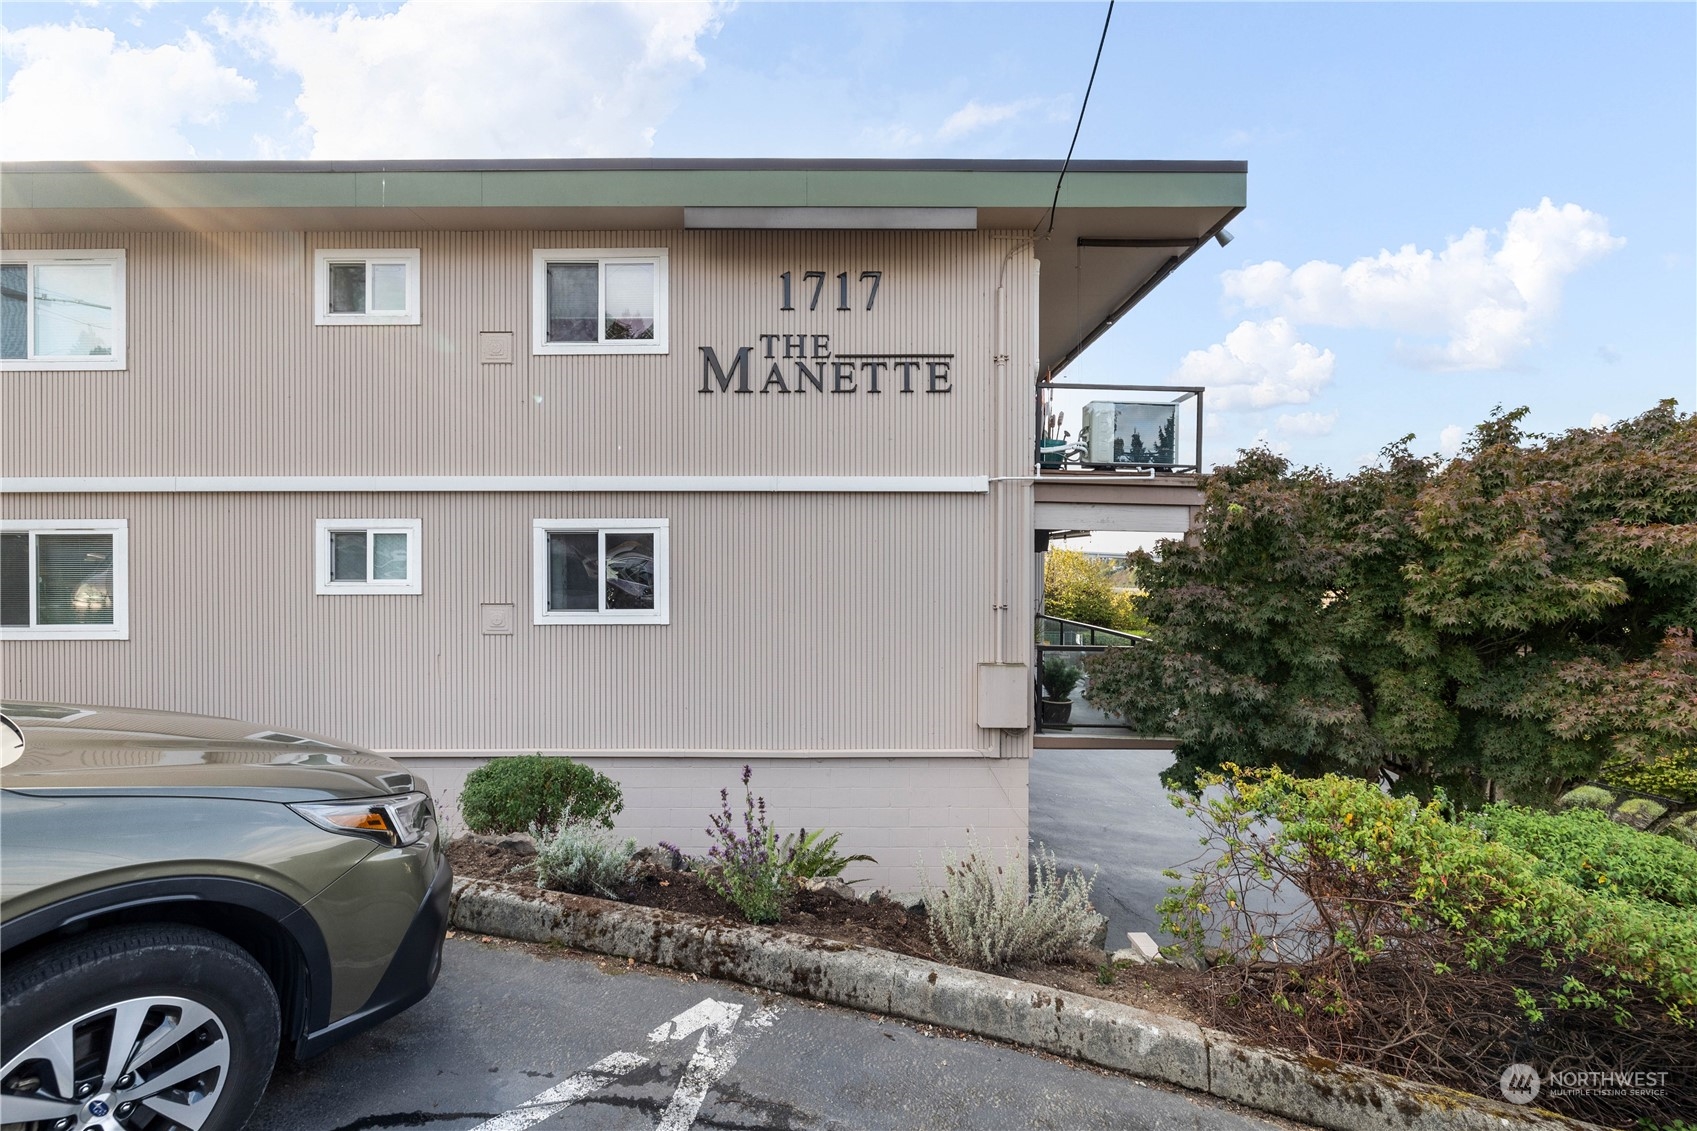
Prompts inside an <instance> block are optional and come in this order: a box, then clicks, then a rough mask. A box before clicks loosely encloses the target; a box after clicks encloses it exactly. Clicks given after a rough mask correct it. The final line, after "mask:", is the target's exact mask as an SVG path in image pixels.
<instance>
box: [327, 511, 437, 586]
mask: <svg viewBox="0 0 1697 1131" xmlns="http://www.w3.org/2000/svg"><path fill="white" fill-rule="evenodd" d="M420 525H421V524H420V522H419V520H418V519H416V518H321V519H319V520H318V521H317V524H316V527H315V530H314V536H313V547H314V550H313V557H314V561H315V575H316V578H317V583H318V593H319V595H321V596H332V595H335V594H338V593H422V592H424V584H423V580H422V579H421V577H420V576H419V568H418V566H419V563H418V540H419V529H420Z"/></svg>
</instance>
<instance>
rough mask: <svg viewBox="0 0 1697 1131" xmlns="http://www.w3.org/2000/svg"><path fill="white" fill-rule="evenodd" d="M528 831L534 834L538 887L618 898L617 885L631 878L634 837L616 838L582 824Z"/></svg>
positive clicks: (634, 846) (634, 848) (634, 851)
mask: <svg viewBox="0 0 1697 1131" xmlns="http://www.w3.org/2000/svg"><path fill="white" fill-rule="evenodd" d="M531 832H532V834H533V835H534V836H535V837H536V883H537V886H538V887H544V888H549V889H551V890H553V891H569V892H573V893H575V894H577V895H599V896H605V897H606V898H608V899H617V898H618V895H619V892H618V889H619V885H620V884H622V883H624V882H625V880H627V879H629V878H630V872H631V857H632V856H634V855H635V854H636V841H634V840H631V839H629V838H626V839H625V840H623V841H615V840H614V839H613V838H611V837H609V836H607V835H606V834H605V833H601V832H597V831H596V830H595V829H592V828H590V827H589V826H587V825H581V824H580V825H562V826H560V827H559V828H557V829H540V828H533V829H532V830H531Z"/></svg>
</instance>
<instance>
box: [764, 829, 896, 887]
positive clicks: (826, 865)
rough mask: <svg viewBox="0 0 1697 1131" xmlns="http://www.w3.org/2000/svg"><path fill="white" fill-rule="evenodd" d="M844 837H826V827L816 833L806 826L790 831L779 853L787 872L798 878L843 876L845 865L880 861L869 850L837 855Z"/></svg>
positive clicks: (835, 834)
mask: <svg viewBox="0 0 1697 1131" xmlns="http://www.w3.org/2000/svg"><path fill="white" fill-rule="evenodd" d="M841 839H843V834H842V833H832V834H831V835H830V836H826V835H825V830H824V829H814V830H813V831H812V832H808V831H807V830H806V829H802V830H801V833H800V834H799V835H798V834H796V833H790V834H789V835H788V836H786V837H784V842H783V843H782V844H781V845H779V846H778V855H779V856H780V857H782V858H783V861H784V871H785V873H786V874H788V875H789V876H791V877H793V878H794V879H798V880H821V879H825V878H827V877H830V876H841V875H842V874H843V869H844V868H847V867H848V866H849V865H850V864H857V863H859V862H861V861H863V860H864V861H865V862H867V863H868V864H876V863H878V861H877V860H875V859H873V858H872V857H870V856H867V855H866V854H865V853H859V852H857V853H855V854H854V855H853V856H839V855H837V842H838V841H839V840H841ZM859 882H860V881H859V880H850V881H849V883H859Z"/></svg>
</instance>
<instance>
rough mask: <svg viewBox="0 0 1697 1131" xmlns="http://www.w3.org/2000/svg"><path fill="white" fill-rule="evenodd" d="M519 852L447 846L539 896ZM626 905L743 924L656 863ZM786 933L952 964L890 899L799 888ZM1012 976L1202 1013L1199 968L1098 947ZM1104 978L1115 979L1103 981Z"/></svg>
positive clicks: (472, 875)
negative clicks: (1113, 954)
mask: <svg viewBox="0 0 1697 1131" xmlns="http://www.w3.org/2000/svg"><path fill="white" fill-rule="evenodd" d="M509 843H510V844H512V845H514V846H515V847H508V848H502V847H499V844H498V842H494V843H492V842H491V838H482V840H474V839H472V838H470V837H462V838H460V839H457V840H455V841H454V842H453V843H452V844H450V845H449V846H448V859H449V860H450V861H451V862H452V864H453V866H454V877H455V878H456V879H473V880H495V881H497V882H500V883H504V884H511V885H512V886H514V887H516V888H518V889H520V890H521V891H524V892H525V893H526V894H533V893H535V892H537V891H539V890H541V889H539V888H538V887H537V885H536V869H535V859H534V857H531V856H527V855H522V854H521V853H522V852H523V851H524V849H522V848H518V847H516V846H518V845H523V844H524V841H523V840H521V839H516V838H514V839H510V840H509ZM615 890H616V891H617V893H618V895H619V899H620V902H623V903H630V904H633V905H636V906H639V907H653V908H657V909H659V910H662V911H673V912H679V913H681V914H686V915H699V916H701V917H703V918H707V919H716V920H719V921H721V922H723V923H724V924H726V925H727V926H741V925H742V924H743V922H744V920H743V919H742V917H741V916H740V915H738V914H737V912H736V909H735V908H733V907H731V906H730V905H729V904H727V903H726V902H725V900H724V899H722V898H721V897H720V896H719V895H718V893H716V892H714V891H713V890H712V889H711V888H709V887H708V886H707V885H706V884H704V883H702V882H701V879H700V877H698V876H695V875H693V874H692V873H689V872H680V871H675V870H671V869H667V868H665V867H663V866H658V865H656V864H654V863H648V864H644V865H642V866H641V867H640V868H639V869H638V871H637V874H636V877H635V879H634V880H633V881H632V882H630V883H628V884H625V885H623V886H622V887H621V888H618V889H615ZM773 925H774V926H776V927H778V928H779V929H780V930H785V931H792V932H794V933H796V934H800V935H812V936H814V937H816V938H822V939H831V940H832V941H835V942H845V943H853V944H854V945H856V946H869V947H877V948H878V949H880V950H890V951H894V952H896V953H897V954H906V955H910V956H911V957H914V958H925V959H930V960H933V961H943V962H946V961H948V959H947V958H946V957H945V956H943V955H939V954H938V953H937V952H936V950H935V948H934V947H933V946H932V945H931V937H930V928H929V924H928V922H927V920H926V916H925V911H924V909H923V908H913V909H910V908H907V907H904V906H903V905H902V904H900V903H896V902H893V901H891V900H887V899H875V900H867V899H862V898H858V897H857V896H856V895H853V894H851V895H849V896H846V897H845V896H843V895H840V894H837V892H836V890H834V889H833V888H831V887H826V888H823V889H821V890H817V891H806V890H803V891H799V892H797V893H796V895H795V897H794V898H793V900H792V901H791V902H790V904H789V906H788V907H787V908H786V909H785V912H784V915H783V918H782V919H780V920H779V921H778V922H777V923H775V924H773ZM1004 972H1005V973H1006V974H1007V975H1008V976H1009V977H1013V978H1018V979H1020V980H1021V981H1026V982H1035V983H1037V984H1038V985H1042V986H1051V987H1053V988H1055V989H1061V990H1067V991H1070V992H1072V993H1077V994H1084V995H1087V996H1090V997H1098V998H1103V999H1105V1000H1107V1001H1116V1002H1119V1003H1120V1004H1122V1005H1132V1006H1136V1007H1137V1008H1139V1009H1147V1010H1149V1011H1150V1012H1152V1013H1162V1014H1166V1015H1168V1016H1171V1017H1179V1018H1183V1019H1184V1020H1186V1021H1193V1022H1196V1023H1198V1024H1201V1023H1202V1022H1203V1018H1202V1016H1201V1014H1200V1013H1199V1012H1198V1011H1197V1010H1196V1009H1195V1008H1194V1007H1193V1006H1191V1005H1190V1004H1188V1003H1187V1001H1186V999H1185V995H1186V994H1187V993H1192V992H1194V987H1192V986H1191V985H1190V983H1193V982H1194V981H1195V979H1196V975H1195V973H1194V972H1193V971H1189V970H1184V969H1181V968H1179V967H1173V966H1152V965H1129V964H1124V963H1121V964H1112V963H1109V962H1108V961H1107V955H1106V954H1104V953H1103V952H1102V951H1100V950H1096V949H1095V948H1092V947H1080V948H1078V949H1077V950H1075V951H1074V952H1072V953H1071V954H1069V955H1067V956H1065V957H1064V958H1062V959H1061V960H1059V961H1056V962H1051V963H1044V964H1041V965H1036V966H1017V967H1013V968H1010V969H1008V970H1007V971H1004ZM1104 976H1107V977H1110V978H1111V979H1112V980H1111V981H1110V982H1108V983H1107V984H1104V983H1103V982H1102V980H1101V979H1102V978H1103V977H1104Z"/></svg>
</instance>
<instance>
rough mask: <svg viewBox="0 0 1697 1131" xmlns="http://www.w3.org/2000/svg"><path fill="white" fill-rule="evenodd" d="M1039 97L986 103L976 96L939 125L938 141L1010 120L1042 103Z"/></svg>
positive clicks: (950, 139)
mask: <svg viewBox="0 0 1697 1131" xmlns="http://www.w3.org/2000/svg"><path fill="white" fill-rule="evenodd" d="M1041 101H1042V100H1041V99H1037V98H1021V99H1020V100H1019V101H1017V102H990V103H984V102H980V101H978V99H976V98H974V99H972V100H971V101H969V102H968V103H967V104H966V105H965V106H962V107H961V108H960V109H959V110H956V111H955V112H954V113H953V114H950V115H949V116H948V117H947V118H946V119H944V121H943V124H942V125H941V126H939V127H937V140H938V141H953V140H954V139H955V138H957V137H961V136H963V135H965V134H969V133H975V132H976V131H978V130H981V129H983V128H985V127H986V126H994V125H996V124H998V123H1001V122H1006V121H1010V120H1012V119H1014V118H1017V117H1019V116H1020V115H1021V114H1023V113H1025V112H1026V111H1027V110H1030V109H1031V108H1032V107H1034V106H1037V105H1039V104H1040V103H1041Z"/></svg>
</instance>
